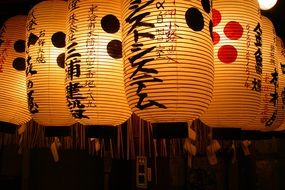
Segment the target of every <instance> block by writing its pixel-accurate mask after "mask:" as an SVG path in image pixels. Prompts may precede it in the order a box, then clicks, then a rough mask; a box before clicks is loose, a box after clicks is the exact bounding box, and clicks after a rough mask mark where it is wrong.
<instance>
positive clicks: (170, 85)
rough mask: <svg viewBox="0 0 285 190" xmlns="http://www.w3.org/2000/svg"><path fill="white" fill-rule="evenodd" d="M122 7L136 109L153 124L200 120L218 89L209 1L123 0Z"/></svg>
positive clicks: (129, 85) (130, 88)
mask: <svg viewBox="0 0 285 190" xmlns="http://www.w3.org/2000/svg"><path fill="white" fill-rule="evenodd" d="M122 6H123V28H124V31H123V56H124V57H123V59H124V73H125V87H126V94H127V99H128V102H129V104H130V106H131V109H132V111H133V112H135V113H136V114H137V115H138V116H139V117H141V118H142V119H144V120H146V121H149V122H152V123H175V122H186V121H191V120H193V119H195V118H198V117H199V116H200V115H201V114H202V113H203V112H204V111H205V110H206V109H207V107H208V105H209V104H210V101H211V97H212V91H213V78H214V65H213V44H212V39H211V29H212V20H211V4H210V1H182V0H176V1H173V0H165V1H158V0H148V1H136V0H132V1H129V0H124V1H123V5H122Z"/></svg>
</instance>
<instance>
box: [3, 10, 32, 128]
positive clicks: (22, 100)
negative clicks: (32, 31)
mask: <svg viewBox="0 0 285 190" xmlns="http://www.w3.org/2000/svg"><path fill="white" fill-rule="evenodd" d="M26 19H27V17H26V16H23V15H18V16H14V17H11V18H9V19H8V20H7V21H6V22H5V23H4V24H3V26H2V28H1V30H0V97H1V101H0V111H1V115H0V121H1V122H6V123H10V124H15V125H21V124H24V123H26V122H27V121H29V120H30V113H29V110H28V103H27V88H26V76H25V68H26V65H25V26H26Z"/></svg>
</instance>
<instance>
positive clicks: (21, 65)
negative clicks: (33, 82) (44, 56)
mask: <svg viewBox="0 0 285 190" xmlns="http://www.w3.org/2000/svg"><path fill="white" fill-rule="evenodd" d="M13 67H14V69H16V70H18V71H24V70H25V69H26V62H25V59H24V58H22V57H18V58H16V59H15V60H14V61H13Z"/></svg>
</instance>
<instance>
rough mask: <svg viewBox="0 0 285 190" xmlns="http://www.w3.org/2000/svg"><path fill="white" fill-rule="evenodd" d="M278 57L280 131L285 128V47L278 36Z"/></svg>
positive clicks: (277, 122) (277, 120)
mask: <svg viewBox="0 0 285 190" xmlns="http://www.w3.org/2000/svg"><path fill="white" fill-rule="evenodd" d="M276 39H277V41H276V44H277V58H278V60H277V61H278V62H277V64H278V68H279V96H280V99H279V101H278V112H277V119H276V126H277V127H278V128H277V130H278V131H283V130H285V122H284V121H285V48H284V43H283V41H282V39H281V38H280V37H278V36H277V38H276Z"/></svg>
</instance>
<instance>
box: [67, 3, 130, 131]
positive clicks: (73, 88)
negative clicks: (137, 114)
mask: <svg viewBox="0 0 285 190" xmlns="http://www.w3.org/2000/svg"><path fill="white" fill-rule="evenodd" d="M110 4H111V5H112V6H111V7H110V5H109V1H102V0H85V1H74V0H69V1H68V20H67V46H66V47H67V49H66V92H67V95H66V97H67V100H68V102H69V109H70V111H71V113H72V115H73V117H74V118H75V119H78V121H79V122H80V123H81V124H84V125H101V126H115V125H119V124H121V123H123V122H125V121H126V120H127V119H128V118H129V117H130V115H131V111H130V108H129V105H128V103H127V99H126V95H125V91H124V81H123V62H122V42H121V9H120V5H121V2H120V1H119V0H113V1H111V2H110Z"/></svg>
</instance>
